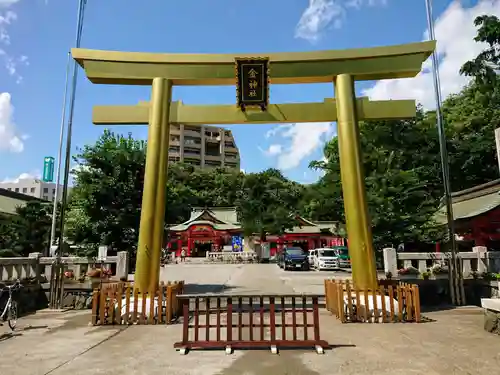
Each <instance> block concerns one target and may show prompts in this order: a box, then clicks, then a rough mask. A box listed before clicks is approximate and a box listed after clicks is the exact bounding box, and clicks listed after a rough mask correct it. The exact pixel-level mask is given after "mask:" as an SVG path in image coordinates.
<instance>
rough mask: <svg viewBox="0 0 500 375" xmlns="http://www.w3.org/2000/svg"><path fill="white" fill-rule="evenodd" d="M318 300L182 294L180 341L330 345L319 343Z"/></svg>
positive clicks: (191, 344)
mask: <svg viewBox="0 0 500 375" xmlns="http://www.w3.org/2000/svg"><path fill="white" fill-rule="evenodd" d="M318 299H319V296H316V295H307V296H306V295H300V296H297V295H276V296H275V295H244V296H238V295H203V296H199V295H183V296H180V297H179V300H180V301H181V304H182V312H183V329H182V340H181V341H180V342H177V343H175V344H174V347H175V348H178V349H180V351H181V352H182V353H184V354H186V353H187V351H189V350H190V349H225V350H226V352H227V353H228V354H229V353H231V352H232V350H233V349H236V348H240V349H255V348H266V347H267V348H270V349H271V352H272V353H277V352H278V349H279V348H280V347H295V348H297V347H310V348H314V349H315V350H316V351H317V352H318V354H321V353H323V349H326V348H327V347H328V343H327V342H326V341H324V340H321V339H320V325H319V307H318Z"/></svg>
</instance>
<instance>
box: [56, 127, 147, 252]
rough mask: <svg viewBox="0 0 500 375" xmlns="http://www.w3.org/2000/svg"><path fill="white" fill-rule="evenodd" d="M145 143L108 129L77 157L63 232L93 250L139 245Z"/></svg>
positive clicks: (132, 247) (133, 248)
mask: <svg viewBox="0 0 500 375" xmlns="http://www.w3.org/2000/svg"><path fill="white" fill-rule="evenodd" d="M145 157H146V143H145V142H144V141H137V140H134V139H133V138H132V136H131V135H130V134H129V135H128V136H127V137H124V136H121V135H116V134H114V133H112V132H110V131H107V130H106V131H105V132H104V134H103V135H102V136H101V137H100V138H99V139H98V140H97V142H96V143H95V144H94V145H87V146H84V147H83V149H80V150H79V154H78V155H77V156H76V157H75V161H76V162H77V163H78V166H79V167H78V168H77V169H76V170H74V171H73V174H74V179H75V186H74V188H73V189H72V194H71V200H70V210H69V211H70V212H69V213H68V222H67V232H66V235H67V236H68V238H69V239H70V240H71V241H72V242H76V243H79V244H87V245H89V246H90V247H91V248H93V249H94V251H95V249H96V246H97V245H99V244H102V245H108V246H110V247H111V248H112V249H113V250H116V251H121V250H127V251H134V250H135V248H136V246H137V239H138V230H139V221H140V207H141V200H142V186H143V180H144V166H145Z"/></svg>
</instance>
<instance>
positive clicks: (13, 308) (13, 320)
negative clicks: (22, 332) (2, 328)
mask: <svg viewBox="0 0 500 375" xmlns="http://www.w3.org/2000/svg"><path fill="white" fill-rule="evenodd" d="M7 314H8V316H7V319H8V321H9V327H10V329H11V330H14V328H16V324H17V301H14V300H13V301H12V302H11V304H10V309H9V312H8V313H7Z"/></svg>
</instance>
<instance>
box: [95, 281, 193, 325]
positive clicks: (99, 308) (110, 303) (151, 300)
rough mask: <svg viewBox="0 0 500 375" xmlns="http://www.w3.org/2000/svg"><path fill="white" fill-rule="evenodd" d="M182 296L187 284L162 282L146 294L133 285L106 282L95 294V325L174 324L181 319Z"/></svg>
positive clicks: (182, 282)
mask: <svg viewBox="0 0 500 375" xmlns="http://www.w3.org/2000/svg"><path fill="white" fill-rule="evenodd" d="M183 292H184V281H174V282H168V283H167V284H165V283H163V282H162V283H160V285H159V286H158V288H157V289H156V291H154V292H147V293H140V292H139V291H138V290H137V289H134V286H133V283H128V282H103V283H102V284H101V287H100V288H98V289H95V290H94V294H93V300H92V324H93V325H108V324H171V323H172V322H173V321H174V320H175V319H177V318H178V317H179V316H180V315H181V311H182V310H181V305H180V303H179V301H178V296H179V295H181V294H182V293H183Z"/></svg>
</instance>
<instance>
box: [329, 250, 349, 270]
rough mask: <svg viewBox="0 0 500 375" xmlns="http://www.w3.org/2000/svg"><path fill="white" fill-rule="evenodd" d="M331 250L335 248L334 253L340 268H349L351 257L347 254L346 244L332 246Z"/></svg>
mask: <svg viewBox="0 0 500 375" xmlns="http://www.w3.org/2000/svg"><path fill="white" fill-rule="evenodd" d="M333 250H335V254H336V255H337V258H339V263H340V268H350V267H351V257H350V256H349V250H348V249H347V246H334V247H333Z"/></svg>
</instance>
